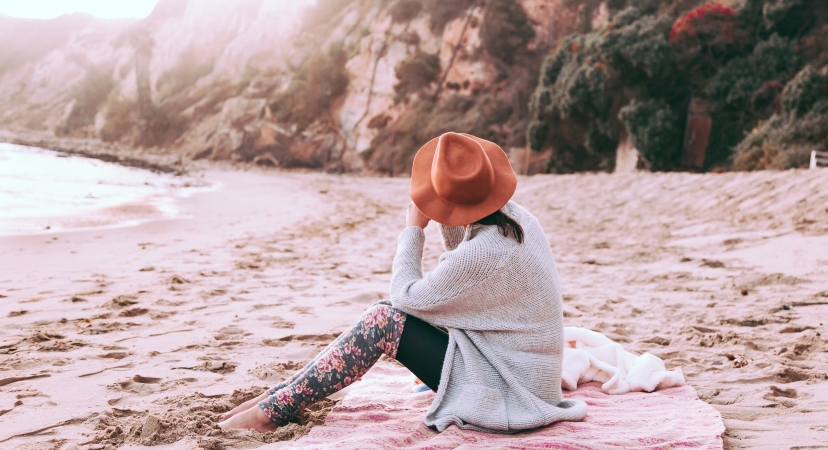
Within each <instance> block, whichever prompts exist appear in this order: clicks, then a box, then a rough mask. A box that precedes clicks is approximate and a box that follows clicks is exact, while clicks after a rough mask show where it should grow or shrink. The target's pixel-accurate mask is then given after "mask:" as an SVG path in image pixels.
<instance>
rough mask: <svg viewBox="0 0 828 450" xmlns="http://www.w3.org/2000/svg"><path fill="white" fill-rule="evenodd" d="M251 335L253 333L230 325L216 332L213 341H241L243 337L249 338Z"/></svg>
mask: <svg viewBox="0 0 828 450" xmlns="http://www.w3.org/2000/svg"><path fill="white" fill-rule="evenodd" d="M251 334H253V333H250V332H248V331H245V330H243V329H241V328H239V327H234V326H232V325H231V326H228V327H224V328H222V329H220V330H218V333H216V334H215V335H213V339H215V340H217V341H229V340H234V339H242V338H244V337H245V336H250V335H251Z"/></svg>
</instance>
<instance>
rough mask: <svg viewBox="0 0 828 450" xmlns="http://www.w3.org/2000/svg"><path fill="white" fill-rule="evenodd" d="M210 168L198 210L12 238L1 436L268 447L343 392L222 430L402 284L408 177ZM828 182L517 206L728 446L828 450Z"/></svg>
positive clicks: (714, 182) (44, 443)
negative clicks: (694, 400)
mask: <svg viewBox="0 0 828 450" xmlns="http://www.w3.org/2000/svg"><path fill="white" fill-rule="evenodd" d="M204 177H205V179H207V180H210V181H212V182H218V183H221V184H222V186H223V188H222V189H221V190H217V191H214V192H204V193H199V194H195V195H193V196H191V197H189V198H186V199H183V200H181V204H180V209H181V213H182V216H185V217H191V218H187V219H176V220H162V221H154V222H149V223H144V224H141V225H139V226H135V227H129V228H119V229H107V230H87V231H78V232H66V233H52V234H39V235H32V236H9V237H0V317H3V327H2V329H0V448H13V449H70V448H74V449H103V448H113V447H115V448H122V447H123V448H142V446H145V445H157V446H158V445H168V447H167V448H215V449H218V448H255V447H258V446H262V445H264V444H266V443H269V442H273V441H278V440H286V439H295V438H297V437H299V436H301V435H302V434H303V433H306V432H307V430H308V429H309V427H311V426H313V424H314V423H319V422H320V421H322V420H324V419H323V417H324V411H325V409H326V408H329V407H330V405H331V404H333V401H336V397H335V398H334V399H333V401H327V402H323V403H322V404H320V405H317V408H318V409H319V411H315V412H310V413H309V414H307V415H305V416H303V417H301V418H300V419H299V420H298V421H297V422H298V423H296V424H291V425H289V426H287V427H285V428H284V429H282V430H281V431H280V432H277V433H269V434H266V435H262V434H259V433H255V432H249V431H234V432H229V433H225V432H222V431H220V430H218V429H217V428H216V427H215V423H216V418H217V417H218V416H219V413H221V412H223V411H226V410H227V409H229V408H230V407H232V406H234V405H235V404H238V403H240V402H241V401H243V400H245V399H248V398H251V397H253V396H255V395H257V394H258V393H259V392H260V391H261V389H263V388H265V387H266V386H269V385H272V384H275V383H276V382H277V381H279V380H280V379H281V378H282V377H284V376H286V375H288V374H289V373H291V371H292V370H294V369H295V368H298V367H299V366H301V364H302V363H303V362H305V361H307V360H309V359H310V358H311V357H312V356H313V355H314V354H315V353H316V352H317V351H318V350H319V349H320V348H321V347H323V346H324V345H325V344H327V342H329V341H330V340H331V339H332V338H333V337H334V336H336V335H337V334H338V333H339V332H341V331H342V330H344V329H345V328H346V327H347V326H348V325H349V324H350V323H352V322H353V321H354V320H355V319H356V318H357V317H358V316H359V314H360V312H361V311H362V310H363V309H364V308H365V307H366V306H367V305H369V304H371V303H372V302H374V301H376V300H378V299H382V298H386V297H387V295H388V294H387V290H388V282H389V279H390V267H391V260H392V258H393V255H394V250H395V248H396V237H397V235H398V233H399V231H400V230H401V229H402V227H403V224H404V207H405V205H406V204H407V202H408V179H403V178H360V177H352V176H332V175H325V174H303V173H287V172H279V171H265V172H260V171H249V172H242V171H208V172H206V173H205V174H204ZM826 181H828V171H824V170H811V171H786V172H754V173H725V174H706V175H696V174H688V173H671V174H644V173H641V174H629V175H609V174H579V175H566V176H534V177H529V178H521V179H520V181H519V185H518V191H517V194H516V195H515V200H516V201H517V202H519V203H521V204H523V205H524V206H526V207H527V208H528V209H529V210H530V211H531V212H533V213H534V214H535V215H536V216H537V217H538V218H539V219H540V221H541V223H542V224H543V226H544V228H545V230H546V232H547V235H548V237H549V242H550V245H551V247H552V249H553V251H554V253H555V256H556V259H557V263H558V268H559V271H560V276H561V280H562V284H563V290H564V309H565V324H566V325H567V326H580V327H587V328H590V329H593V330H596V331H600V332H602V333H604V334H606V335H607V336H609V337H611V338H612V339H615V340H617V341H618V342H621V343H622V344H623V345H624V346H625V347H626V348H627V349H628V350H630V351H634V352H639V353H641V352H651V353H653V354H655V355H657V356H659V357H661V358H663V359H664V360H665V362H666V364H667V366H668V368H675V367H681V368H682V370H683V371H684V373H685V375H686V376H687V379H688V382H689V383H690V384H691V385H692V386H693V387H694V388H695V389H696V390H697V392H698V394H699V396H700V398H701V399H702V400H704V401H706V402H708V403H710V404H712V405H714V406H715V407H716V408H717V409H718V410H719V411H720V412H721V414H722V416H723V418H724V422H725V425H726V427H727V432H726V434H725V436H724V442H725V448H734V449H735V448H768V449H778V448H800V449H804V448H809V449H810V448H828V447H825V442H827V441H828V425H826V421H825V417H826V415H828V390H826V389H825V386H826V385H828V384H827V383H826V380H828V342H826V338H825V337H824V336H822V335H823V334H825V333H826V332H828V183H826ZM436 233H437V230H436V228H435V227H434V225H430V226H429V227H428V229H427V230H426V234H427V236H428V238H427V244H426V246H427V247H426V261H425V265H426V267H427V268H430V267H433V266H434V265H435V264H436V261H437V257H438V256H439V254H440V252H441V245H440V241H439V238H438V236H437V234H436ZM631 413H632V412H631ZM139 431H140V433H138V432H139ZM155 448H159V447H155ZM161 448H165V447H161Z"/></svg>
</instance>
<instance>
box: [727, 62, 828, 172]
mask: <svg viewBox="0 0 828 450" xmlns="http://www.w3.org/2000/svg"><path fill="white" fill-rule="evenodd" d="M782 104H783V109H782V111H780V112H779V113H777V114H774V115H773V116H772V117H771V118H770V119H769V120H768V121H766V122H764V123H763V124H762V125H761V126H760V127H758V128H756V129H755V130H754V131H753V132H752V133H750V134H749V135H748V136H747V137H746V138H745V139H744V140H743V141H742V142H740V143H739V145H738V146H736V149H735V152H734V157H733V166H734V168H736V169H738V170H759V169H790V168H796V167H806V166H807V164H808V162H809V157H810V152H811V151H812V150H818V151H826V150H828V67H823V68H822V69H821V70H819V71H817V70H815V69H813V68H812V67H810V66H809V67H806V68H805V69H803V70H802V71H800V72H799V73H798V74H797V76H796V77H795V78H794V79H793V80H792V81H791V82H790V83H788V85H787V86H786V87H785V90H784V91H783V92H782Z"/></svg>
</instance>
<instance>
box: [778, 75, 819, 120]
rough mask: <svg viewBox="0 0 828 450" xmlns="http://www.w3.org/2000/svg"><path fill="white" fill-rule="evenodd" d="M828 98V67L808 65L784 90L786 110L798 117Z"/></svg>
mask: <svg viewBox="0 0 828 450" xmlns="http://www.w3.org/2000/svg"><path fill="white" fill-rule="evenodd" d="M825 99H828V69H826V68H823V69H822V70H821V71H817V70H814V68H813V67H811V66H808V67H806V68H804V69H803V70H802V71H800V72H799V73H798V74H797V75H796V78H794V79H793V80H791V82H790V83H788V85H787V86H785V90H784V91H782V105H783V108H784V111H785V112H786V113H789V114H791V113H792V114H794V115H795V116H796V117H799V116H802V115H803V114H805V113H807V112H808V111H810V110H811V109H812V108H813V107H814V105H816V103H817V102H819V101H821V100H825Z"/></svg>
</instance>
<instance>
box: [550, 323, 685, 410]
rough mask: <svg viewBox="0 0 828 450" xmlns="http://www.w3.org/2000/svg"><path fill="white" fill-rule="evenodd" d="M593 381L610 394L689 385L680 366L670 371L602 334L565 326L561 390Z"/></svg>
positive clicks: (650, 357)
mask: <svg viewBox="0 0 828 450" xmlns="http://www.w3.org/2000/svg"><path fill="white" fill-rule="evenodd" d="M589 381H597V382H600V383H602V385H601V390H603V391H604V392H606V393H607V394H624V393H626V392H631V391H644V392H652V391H655V390H657V389H665V388H669V387H673V386H682V385H684V384H685V380H684V374H683V373H682V372H681V368H680V367H679V368H678V369H676V370H675V371H672V370H667V368H666V367H665V366H664V361H662V360H661V358H659V357H657V356H655V355H652V354H650V353H644V354H643V355H641V356H638V355H634V354H632V353H630V352H628V351H626V350H624V348H623V347H621V344H618V343H617V342H615V341H613V340H612V339H610V338H608V337H606V336H604V335H603V334H601V333H598V332H596V331H592V330H587V329H586V328H577V327H564V352H563V367H562V373H561V387H562V388H564V389H566V390H570V391H571V390H575V389H577V388H578V384H579V383H586V382H589Z"/></svg>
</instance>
